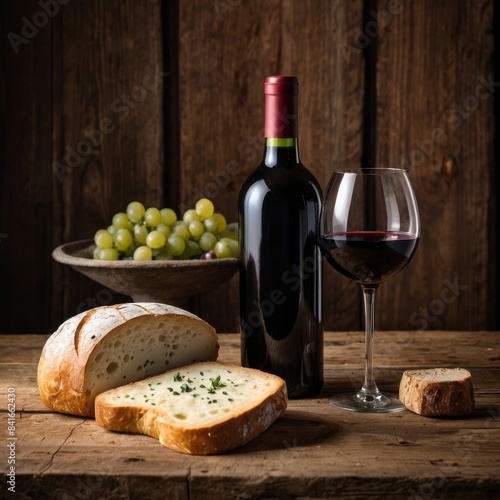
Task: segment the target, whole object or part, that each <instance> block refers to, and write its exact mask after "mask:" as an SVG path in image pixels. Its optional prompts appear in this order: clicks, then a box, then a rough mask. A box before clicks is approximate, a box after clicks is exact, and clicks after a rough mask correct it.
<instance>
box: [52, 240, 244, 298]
mask: <svg viewBox="0 0 500 500" xmlns="http://www.w3.org/2000/svg"><path fill="white" fill-rule="evenodd" d="M94 248H95V245H94V243H93V241H92V240H81V241H74V242H72V243H66V244H64V245H61V246H59V247H57V248H56V249H55V250H54V251H53V252H52V257H53V259H54V260H56V261H57V262H60V263H61V264H66V265H69V266H71V267H72V268H73V269H75V270H77V271H79V272H80V273H82V274H84V275H85V276H87V277H89V278H91V279H93V280H94V281H97V282H98V283H100V284H101V285H104V286H105V287H107V288H110V289H111V290H114V291H116V292H119V293H122V294H124V295H128V296H129V297H131V298H132V300H133V301H134V302H161V303H163V304H172V305H177V306H181V307H185V305H186V303H187V300H188V299H189V298H190V297H192V296H194V295H197V294H200V293H204V292H208V291H211V290H213V289H214V288H215V287H217V286H219V285H221V284H222V283H224V282H226V281H228V280H229V279H230V278H231V277H232V276H233V275H234V274H235V273H236V271H237V270H238V259H236V258H227V259H213V260H198V259H196V260H152V261H133V260H115V261H110V260H108V261H106V260H94V259H93V258H92V251H93V249H94Z"/></svg>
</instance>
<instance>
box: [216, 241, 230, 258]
mask: <svg viewBox="0 0 500 500" xmlns="http://www.w3.org/2000/svg"><path fill="white" fill-rule="evenodd" d="M214 252H215V255H217V258H218V259H223V258H225V257H231V256H232V251H231V247H230V246H229V245H228V244H227V243H225V242H224V241H218V242H217V243H216V244H215V247H214Z"/></svg>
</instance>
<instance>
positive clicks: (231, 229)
mask: <svg viewBox="0 0 500 500" xmlns="http://www.w3.org/2000/svg"><path fill="white" fill-rule="evenodd" d="M220 235H221V237H225V238H231V239H232V240H235V241H238V223H237V222H230V223H229V224H228V225H227V227H226V229H225V230H224V231H222V232H221V233H220Z"/></svg>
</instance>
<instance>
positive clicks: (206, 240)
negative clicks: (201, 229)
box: [198, 233, 217, 252]
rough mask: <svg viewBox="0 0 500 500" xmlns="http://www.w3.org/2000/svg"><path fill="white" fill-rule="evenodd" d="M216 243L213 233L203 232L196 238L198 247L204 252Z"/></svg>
mask: <svg viewBox="0 0 500 500" xmlns="http://www.w3.org/2000/svg"><path fill="white" fill-rule="evenodd" d="M216 243H217V236H215V234H213V233H203V234H202V235H201V237H200V239H199V240H198V244H199V245H200V248H201V249H202V250H204V251H205V252H209V251H210V250H212V249H213V247H214V246H215V244H216Z"/></svg>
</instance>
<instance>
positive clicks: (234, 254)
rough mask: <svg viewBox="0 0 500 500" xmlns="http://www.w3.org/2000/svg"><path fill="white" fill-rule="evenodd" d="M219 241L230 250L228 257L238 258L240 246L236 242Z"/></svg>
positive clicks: (225, 239)
mask: <svg viewBox="0 0 500 500" xmlns="http://www.w3.org/2000/svg"><path fill="white" fill-rule="evenodd" d="M220 241H221V242H222V243H225V244H226V245H228V246H229V248H230V249H231V255H230V257H238V256H239V254H240V246H239V245H238V242H237V241H234V240H233V239H232V238H225V237H224V238H221V239H220Z"/></svg>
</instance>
